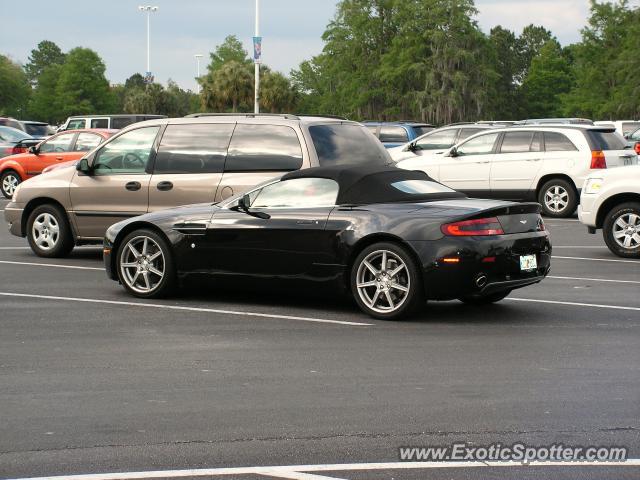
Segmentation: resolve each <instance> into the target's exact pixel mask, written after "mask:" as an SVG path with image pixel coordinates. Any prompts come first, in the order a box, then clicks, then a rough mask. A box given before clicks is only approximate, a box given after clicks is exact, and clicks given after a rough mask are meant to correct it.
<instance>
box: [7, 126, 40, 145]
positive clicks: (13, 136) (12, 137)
mask: <svg viewBox="0 0 640 480" xmlns="http://www.w3.org/2000/svg"><path fill="white" fill-rule="evenodd" d="M27 138H33V137H31V135H29V134H28V133H25V132H23V131H22V130H18V129H17V128H11V127H0V139H2V140H4V141H5V142H14V143H17V142H19V141H20V140H25V139H27Z"/></svg>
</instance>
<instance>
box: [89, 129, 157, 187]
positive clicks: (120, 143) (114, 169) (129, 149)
mask: <svg viewBox="0 0 640 480" xmlns="http://www.w3.org/2000/svg"><path fill="white" fill-rule="evenodd" d="M159 129H160V127H145V128H138V129H137V130H131V131H129V132H127V133H125V134H123V135H120V136H119V137H117V138H115V139H114V140H112V141H111V142H109V143H107V144H105V146H104V147H102V148H101V149H100V150H98V153H97V154H96V157H95V161H94V162H93V168H94V172H95V173H96V175H117V174H140V173H145V170H146V168H147V163H148V162H149V156H150V155H151V149H152V147H153V142H154V140H155V139H156V135H157V134H158V130H159Z"/></svg>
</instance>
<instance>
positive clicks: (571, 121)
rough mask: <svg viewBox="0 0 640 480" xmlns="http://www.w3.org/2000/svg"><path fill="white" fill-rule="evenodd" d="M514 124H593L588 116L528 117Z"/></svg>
mask: <svg viewBox="0 0 640 480" xmlns="http://www.w3.org/2000/svg"><path fill="white" fill-rule="evenodd" d="M515 124H516V125H593V120H589V119H588V118H529V119H527V120H520V121H519V122H516V123H515Z"/></svg>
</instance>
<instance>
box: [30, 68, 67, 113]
mask: <svg viewBox="0 0 640 480" xmlns="http://www.w3.org/2000/svg"><path fill="white" fill-rule="evenodd" d="M61 71H62V65H58V64H52V65H49V66H48V67H47V68H45V69H44V70H43V71H42V73H41V74H40V76H39V77H38V85H37V86H36V88H35V89H34V91H33V95H32V97H31V101H30V102H29V116H30V117H32V118H34V119H38V120H42V121H45V122H49V123H52V124H56V123H59V122H61V121H62V120H64V118H65V117H64V114H63V113H61V109H62V105H61V104H60V98H59V97H58V93H57V85H58V78H60V72H61Z"/></svg>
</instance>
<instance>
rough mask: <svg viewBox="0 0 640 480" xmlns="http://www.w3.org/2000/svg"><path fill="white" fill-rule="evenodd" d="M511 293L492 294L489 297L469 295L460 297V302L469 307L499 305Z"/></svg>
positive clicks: (508, 291)
mask: <svg viewBox="0 0 640 480" xmlns="http://www.w3.org/2000/svg"><path fill="white" fill-rule="evenodd" d="M510 293H511V290H507V291H506V292H497V293H491V294H489V295H467V296H465V297H460V301H461V302H463V303H466V304H468V305H489V304H490V303H497V302H499V301H500V300H504V299H505V298H506V297H507V296H508V295H509V294H510Z"/></svg>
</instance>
